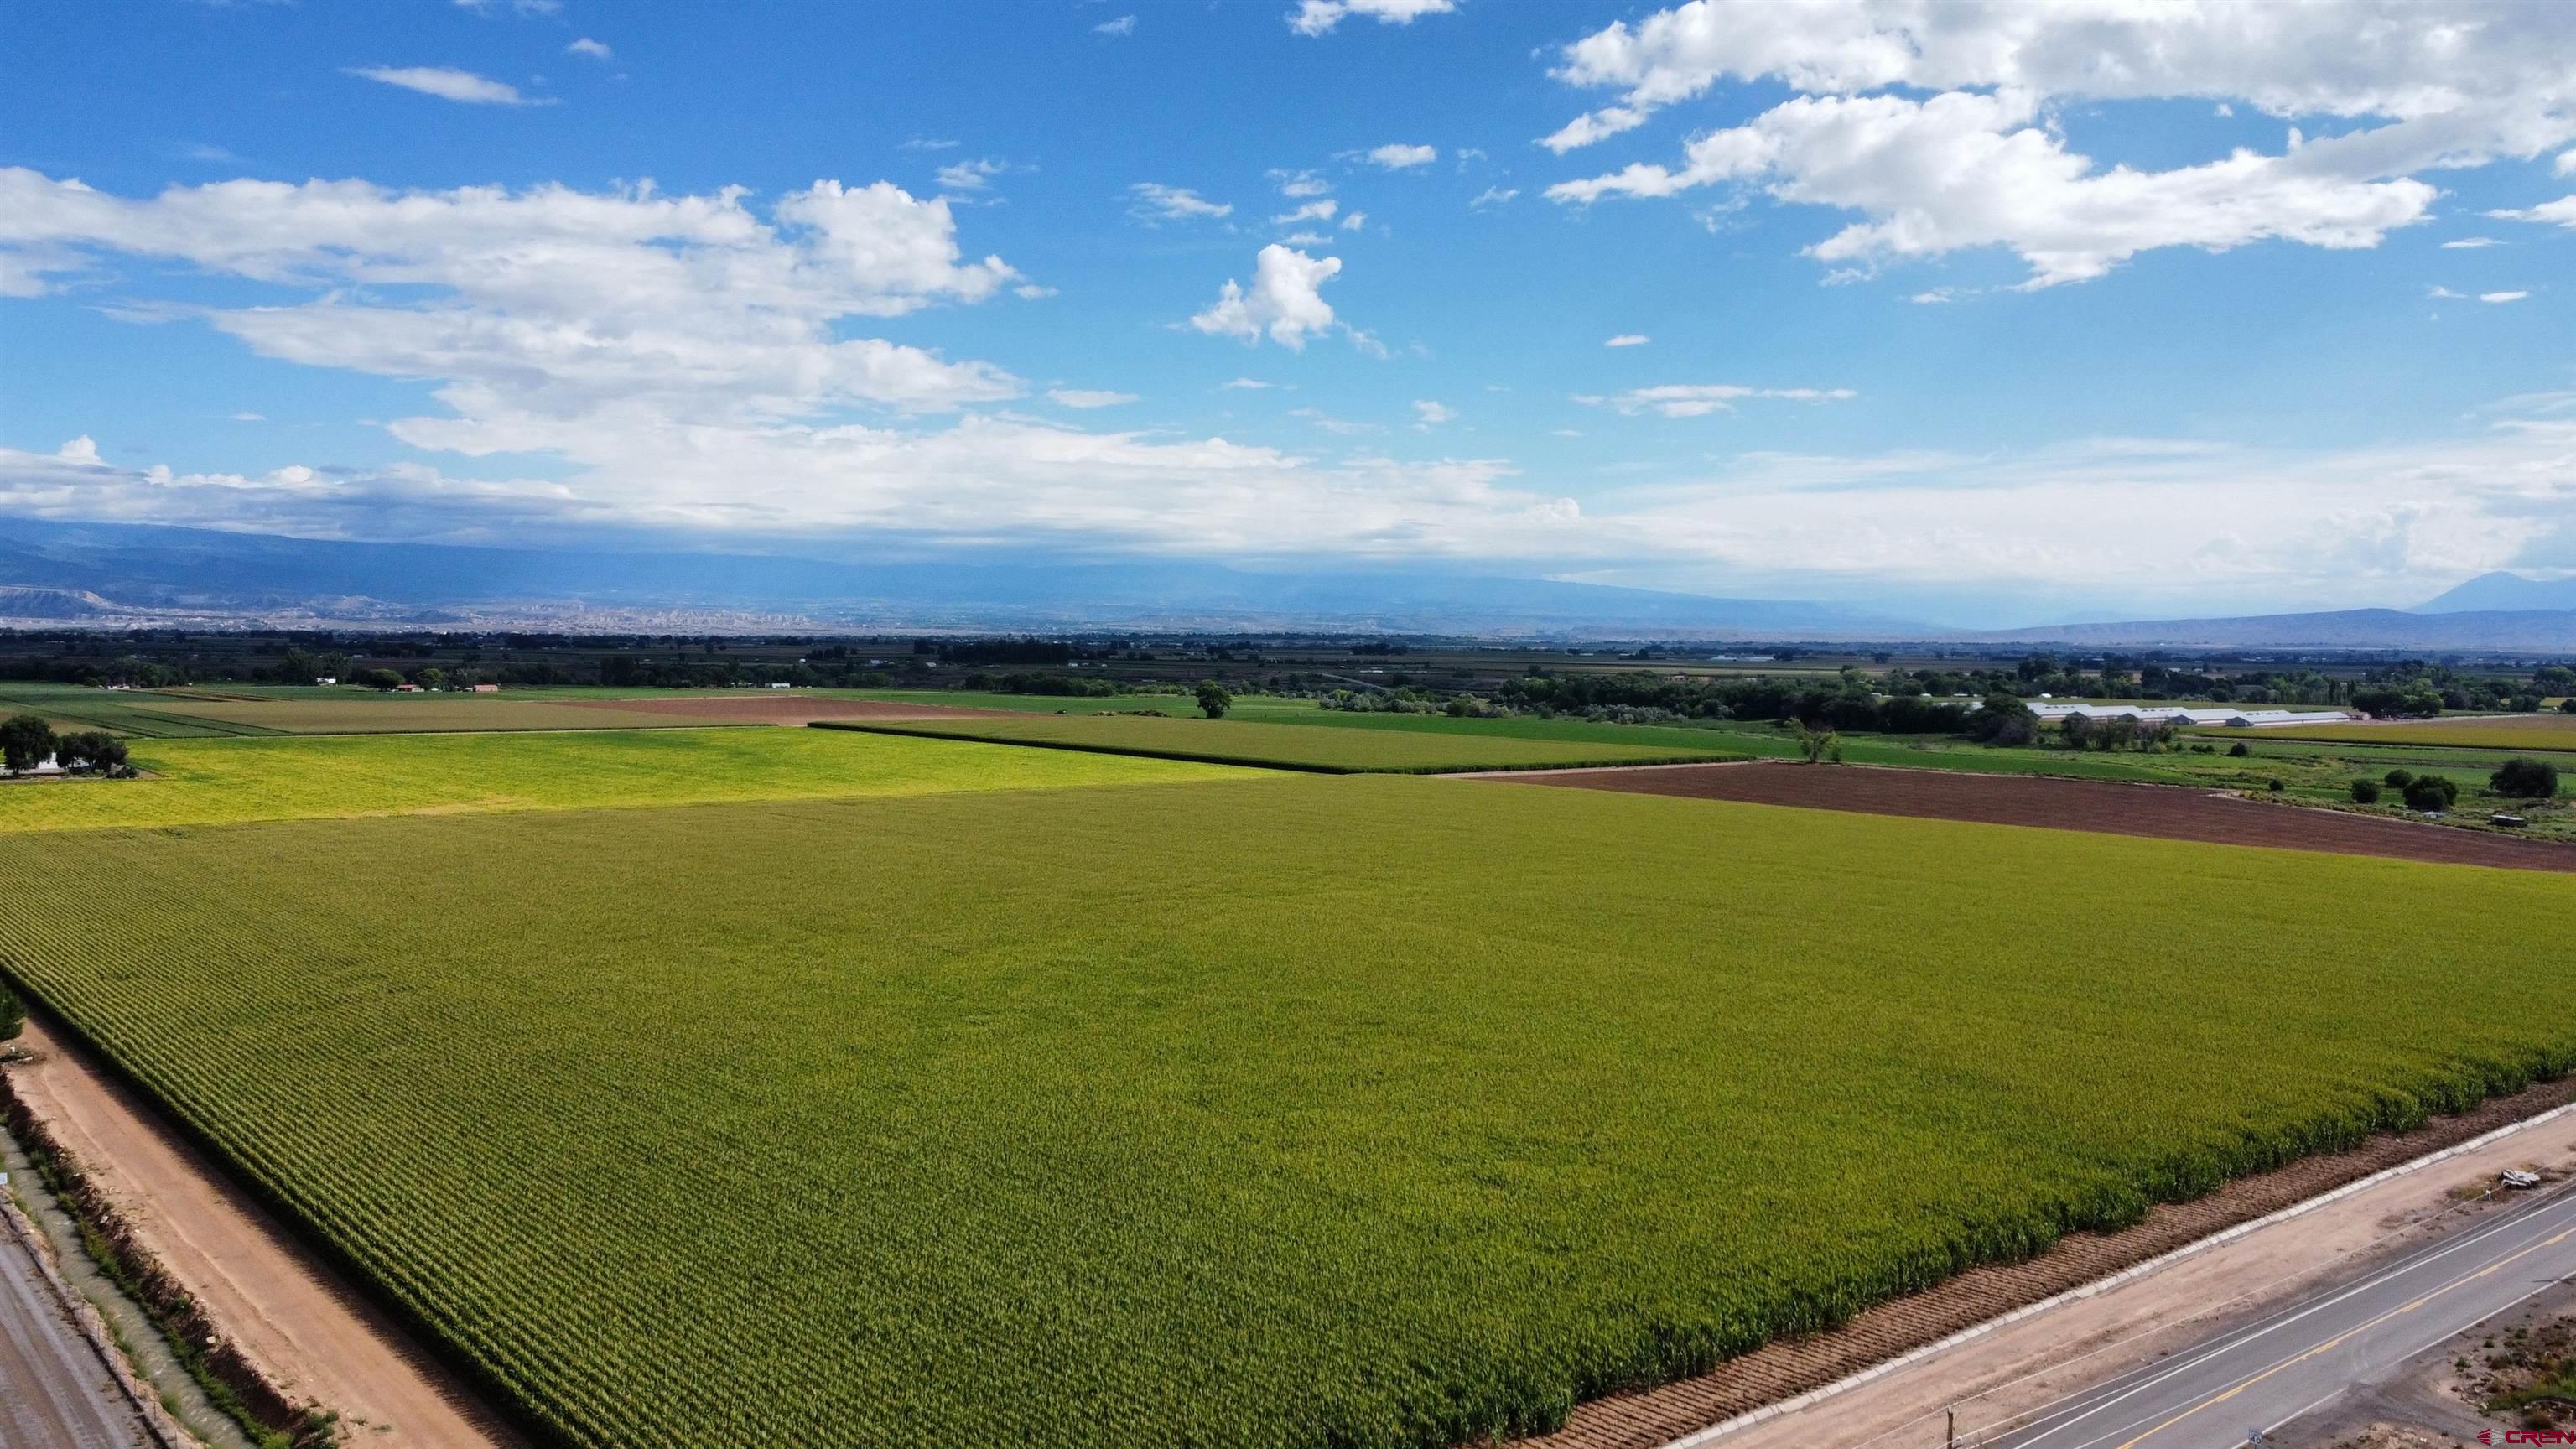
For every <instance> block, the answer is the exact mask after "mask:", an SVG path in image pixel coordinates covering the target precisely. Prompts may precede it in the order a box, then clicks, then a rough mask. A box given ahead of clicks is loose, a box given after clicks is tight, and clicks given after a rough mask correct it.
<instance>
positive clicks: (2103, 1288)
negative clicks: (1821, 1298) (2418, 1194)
mask: <svg viewBox="0 0 2576 1449" xmlns="http://www.w3.org/2000/svg"><path fill="white" fill-rule="evenodd" d="M2572 1114H2576V1102H2570V1103H2568V1104H2566V1105H2565V1106H2560V1107H2552V1108H2550V1109H2549V1110H2548V1111H2546V1112H2540V1113H2536V1114H2534V1115H2532V1116H2529V1117H2525V1118H2523V1119H2522V1120H2521V1121H2519V1122H2508V1123H2506V1124H2505V1125H2504V1126H2502V1127H2498V1128H2496V1129H2494V1130H2493V1131H2490V1132H2481V1133H2479V1134H2478V1135H2477V1136H2475V1137H2472V1138H2469V1139H2468V1140H2466V1141H2464V1142H2455V1143H2452V1144H2451V1145H2450V1146H2448V1147H2445V1148H2442V1149H2441V1150H2439V1151H2436V1152H2428V1153H2425V1154H2424V1155H2423V1156H2421V1157H2416V1158H2410V1159H2408V1160H2407V1161H2404V1162H2401V1163H2399V1164H2397V1165H2396V1166H2395V1167H2384V1168H2381V1169H2380V1170H2379V1171H2377V1172H2374V1173H2371V1174H2369V1175H2368V1176H2366V1177H2357V1178H2354V1179H2353V1180H2352V1181H2350V1182H2347V1183H2345V1184H2344V1185H2343V1186H2341V1187H2338V1188H2334V1189H2331V1190H2329V1191H2326V1192H2321V1193H2319V1194H2317V1195H2316V1196H2315V1197H2312V1198H2308V1199H2306V1200H2304V1201H2301V1202H2295V1203H2292V1204H2291V1205H2289V1206H2288V1207H2285V1208H2282V1209H2280V1210H2278V1211H2276V1212H2270V1213H2266V1214H2264V1215H2263V1216H2261V1217H2259V1218H2248V1219H2247V1220H2246V1221H2244V1222H2241V1223H2238V1224H2236V1225H2235V1226H2234V1227H2231V1228H2221V1229H2220V1230H2219V1231H2217V1232H2214V1233H2211V1234H2210V1235H2209V1236H2208V1237H2205V1238H2200V1239H2197V1240H2195V1241H2192V1242H2189V1243H2185V1244H2183V1245H2182V1246H2181V1247H2179V1248H2176V1249H2174V1250H2172V1251H2171V1252H2168V1253H2162V1254H2159V1255H2157V1256H2155V1257H2153V1258H2149V1259H2147V1260H2146V1261H2145V1262H2143V1263H2132V1264H2130V1265H2129V1266H2128V1267H2126V1268H2123V1269H2121V1270H2120V1271H2119V1272H2116V1273H2112V1274H2109V1275H2107V1276H2105V1277H2101V1278H2096V1279H2094V1280H2093V1281H2092V1282H2090V1283H2086V1284H2084V1285H2082V1286H2080V1287H2076V1288H2069V1289H2067V1290H2066V1291H2065V1292H2063V1293H2058V1294H2053V1295H2051V1296H2049V1297H2047V1298H2043V1299H2041V1300H2039V1301H2038V1302H2036V1303H2026V1304H2023V1305H2022V1306H2021V1307H2019V1308H2016V1309H2014V1310H2012V1311H2011V1312H2009V1313H2003V1314H1998V1315H1996V1316H1995V1317H1993V1318H1989V1319H1987V1320H1986V1321H1985V1322H1983V1323H1977V1324H1971V1325H1969V1326H1968V1327H1966V1328H1963V1329H1960V1330H1959V1331H1958V1332H1956V1333H1953V1334H1951V1335H1949V1336H1948V1337H1946V1338H1941V1339H1936V1340H1934V1341H1933V1342H1931V1343H1927V1344H1925V1345H1923V1346H1922V1347H1920V1348H1914V1349H1908V1350H1906V1351H1905V1352H1904V1353H1900V1354H1898V1355H1896V1356H1895V1357H1894V1358H1890V1359H1884V1360H1881V1361H1880V1362H1878V1363H1874V1364H1872V1365H1870V1366H1869V1367H1868V1368H1865V1369H1862V1370H1861V1371H1860V1372H1858V1373H1855V1374H1849V1375H1846V1376H1845V1377H1843V1378H1839V1379H1836V1380H1835V1381H1834V1382H1832V1383H1830V1384H1827V1385H1825V1386H1824V1387H1822V1388H1818V1389H1809V1390H1808V1391H1807V1392H1805V1393H1803V1394H1799V1395H1796V1396H1795V1397H1793V1398H1786V1399H1782V1400H1781V1401H1780V1402H1778V1403H1776V1404H1765V1405H1763V1406H1762V1407H1761V1408H1758V1409H1755V1410H1753V1411H1752V1412H1750V1413H1745V1414H1738V1415H1736V1416H1735V1417H1734V1418H1732V1419H1728V1420H1725V1421H1724V1422H1722V1423H1717V1424H1711V1425H1709V1426H1708V1427H1707V1428H1705V1429H1697V1430H1693V1431H1692V1432H1690V1433H1688V1434H1685V1435H1683V1436H1681V1437H1680V1438H1678V1439H1671V1440H1667V1441H1665V1443H1664V1446H1663V1449H1698V1446H1700V1445H1703V1444H1710V1443H1714V1442H1716V1441H1717V1440H1719V1439H1722V1438H1725V1437H1726V1436H1727V1435H1729V1434H1733V1433H1736V1432H1738V1431H1739V1430H1744V1429H1750V1428H1752V1427H1754V1426H1755V1425H1757V1424H1766V1423H1769V1422H1770V1421H1771V1420H1773V1419H1777V1418H1779V1417H1781V1416H1782V1415H1784V1414H1792V1413H1795V1412H1797V1411H1798V1410H1800V1409H1804V1408H1807V1407H1809V1406H1811V1405H1814V1404H1818V1403H1822V1402H1823V1401H1825V1400H1827V1399H1830V1398H1833V1397H1834V1396H1835V1395H1837V1394H1841V1393H1845V1392H1848V1391H1850V1390H1852V1389H1856V1388H1859V1387H1860V1386H1861V1385H1863V1384H1867V1383H1871V1382H1874V1381H1876V1380H1878V1379H1882V1378H1885V1377H1887V1376H1888V1375H1889V1374H1892V1373H1895V1372H1897V1371H1898V1370H1900V1369H1904V1368H1910V1367H1912V1366H1913V1365H1915V1364H1918V1363H1921V1362H1923V1361H1924V1360H1925V1359H1929V1358H1933V1357H1935V1356H1937V1355H1940V1354H1943V1353H1946V1352H1948V1351H1949V1350H1951V1349H1954V1348H1957V1347H1958V1346H1959V1345H1961V1344H1963V1343H1972V1342H1974V1341H1976V1340H1977V1339H1980V1338H1983V1337H1985V1336H1986V1335H1988V1334H1990V1333H1994V1332H1996V1331H1998V1330H2000V1329H2002V1328H2004V1327H2006V1326H2008V1325H2011V1324H2015V1323H2019V1322H2021V1321H2022V1320H2023V1319H2025V1318H2030V1317H2034V1316H2036V1315H2038V1314H2042V1313H2046V1312H2047V1311H2049V1310H2050V1309H2052V1308H2056V1307H2059V1306H2061V1305H2063V1304H2067V1303H2073V1302H2077V1301H2079V1300H2082V1299H2086V1298H2091V1297H2094V1296H2096V1295H2097V1294H2102V1293H2107V1292H2109V1291H2110V1290H2112V1289H2114V1288H2117V1287H2119V1286H2120V1285H2121V1284H2123V1283H2129V1282H2134V1281H2135V1280H2137V1279H2140V1278H2144V1277H2146V1276H2148V1275H2149V1274H2151V1273H2157V1272H2161V1271H2163V1270H2164V1269H2166V1268H2170V1267H2172V1266H2173V1265H2174V1264H2176V1263H2179V1262H2181V1261H2182V1260H2184V1259H2186V1258H2190V1257H2194V1256H2197V1255H2198V1254H2200V1253H2203V1252H2206V1251H2207V1250H2209V1249H2211V1248H2215V1247H2218V1246H2220V1245H2221V1244H2224V1243H2230V1242H2234V1241H2235V1240H2236V1239H2238V1238H2241V1237H2244V1236H2246V1235H2247V1234H2249V1233H2253V1232H2256V1231H2259V1230H2261V1229H2263V1228H2267V1227H2270V1226H2272V1225H2273V1224H2275V1223H2282V1222H2287V1221H2289V1220H2290V1219H2292V1218H2296V1217H2300V1216H2303V1215H2305V1214H2307V1213H2310V1212H2313V1211H2315V1210H2316V1209H2318V1208H2321V1207H2324V1206H2325V1205H2326V1204H2328V1203H2331V1202H2338V1201H2341V1200H2342V1199H2344V1198H2347V1197H2350V1196H2352V1195H2353V1194H2354V1193H2357V1192H2363V1191H2367V1190H2368V1189H2370V1188H2373V1187H2376V1186H2378V1185H2379V1184H2380V1183H2383V1182H2387V1181H2389V1180H2391V1179H2392V1178H2399V1177H2404V1176H2405V1175H2407V1174H2408V1173H2411V1172H2415V1171H2417V1170H2419V1169H2422V1168H2426V1167H2430V1166H2432V1165H2433V1164H2435V1163H2437V1162H2444V1161H2447V1160H2449V1159H2451V1158H2454V1157H2458V1156H2461V1155H2462V1154H2464V1153H2469V1152H2474V1151H2476V1150H2478V1149H2479V1148H2481V1147H2485V1146H2487V1145H2489V1144H2491V1143H2495V1142H2500V1141H2502V1140H2503V1139H2505V1138H2507V1137H2510V1136H2512V1135H2514V1134H2515V1133H2517V1132H2522V1131H2527V1130H2528V1129H2530V1128H2533V1127H2537V1126H2539V1125H2540V1124H2541V1123H2543V1122H2548V1121H2552V1120H2554V1119H2557V1118H2561V1117H2566V1116H2569V1115H2572Z"/></svg>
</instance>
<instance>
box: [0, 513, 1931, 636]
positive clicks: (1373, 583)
mask: <svg viewBox="0 0 2576 1449" xmlns="http://www.w3.org/2000/svg"><path fill="white" fill-rule="evenodd" d="M0 585H17V586H22V587H30V588H39V589H53V590H72V591H80V590H85V591H88V592H90V593H92V594H95V595H99V596H103V598H104V599H110V600H114V601H115V602H116V603H118V604H122V605H128V606H136V607H143V608H158V609H191V610H214V611H225V610H234V611H241V612H245V613H255V612H260V611H265V610H276V609H282V608H289V607H298V606H312V605H316V604H332V605H341V606H346V605H349V604H351V603H352V601H357V602H363V603H366V604H368V605H369V607H367V608H365V609H363V610H357V611H350V610H347V609H345V608H344V609H343V611H342V612H341V614H340V616H341V617H353V616H356V615H357V614H363V615H364V616H365V617H370V618H389V617H394V618H398V617H399V614H398V613H396V614H393V615H388V614H387V612H386V611H385V609H383V608H381V607H377V606H387V605H390V606H407V607H409V608H411V609H413V610H416V611H418V613H419V615H420V619H419V622H424V623H434V622H438V616H439V615H441V614H442V613H445V612H448V611H453V610H456V609H460V608H466V607H469V606H470V607H476V608H483V609H488V608H489V607H491V606H493V605H497V604H507V603H533V604H547V603H563V602H570V601H578V602H581V603H583V604H587V605H589V606H592V607H594V608H634V609H749V610H770V611H781V612H792V613H796V614H800V615H804V616H807V617H811V618H813V619H815V620H817V621H821V622H837V623H847V624H850V625H853V626H864V625H867V624H869V623H882V624H886V625H890V626H891V625H902V624H922V625H937V624H953V625H960V626H969V625H971V626H980V627H993V628H1013V627H1016V628H1044V627H1073V626H1082V625H1101V626H1109V627H1168V628H1208V629H1225V628H1235V627H1261V626H1285V627H1306V626H1313V627H1344V628H1354V629H1371V628H1379V629H1392V630H1421V631H1450V630H1459V631H1473V630H1483V629H1495V630H1503V631H1525V630H1541V629H1595V630H1629V631H1634V632H1636V633H1640V634H1656V633H1665V632H1673V633H1703V634H1714V635H1728V634H1733V635H1743V636H1759V637H1764V638H1786V637H1800V636H1817V637H1841V638H1851V637H1877V638H1901V637H1908V636H1912V635H1915V634H1920V633H1922V632H1923V626H1921V625H1919V624H1915V623H1911V622H1908V621H1905V620H1899V619H1887V618H1880V617H1874V616H1872V615H1870V614H1867V613H1865V612H1861V611H1857V610H1853V609H1848V608H1842V607H1837V606H1835V605H1831V604H1823V603H1811V602H1799V601H1789V600H1772V599H1725V598H1708V597H1702V596H1699V595H1693V594H1674V593H1661V592H1656V591H1653V590H1647V589H1625V588H1613V587H1607V586H1603V585H1597V584H1577V583H1558V582H1552V581H1548V580H1544V579H1514V578H1496V577H1489V576H1482V575H1457V574H1446V573H1438V572H1419V571H1416V572H1396V571H1389V570H1360V569H1353V570H1348V571H1337V572H1318V571H1314V570H1307V571H1301V572H1264V571H1259V570H1253V569H1239V568H1229V567H1225V566H1222V565H1217V564H1207V563H1193V562H1186V561H1175V562H1164V561H1155V560H1130V561H1116V562H1096V563H1065V562H1061V561H1054V560H1048V559H1043V558H1024V557H1014V556H1009V555H980V556H967V557H945V558H939V559H935V560H906V561H890V562H881V563H851V562H834V561H828V560H821V559H810V558H794V557H779V556H771V555H752V554H718V553H669V552H606V551H593V552H582V551H570V550H559V549H501V548H467V547H456V546H451V545H440V544H402V543H345V542H338V541H333V540H317V539H297V538H283V537H277V536H272V535H260V534H238V533H224V532H218V531H213V530H206V529H188V528H166V527H159V526H149V525H133V524H87V523H82V524H70V523H42V522H30V521H27V520H20V519H10V520H0ZM20 617H25V616H20ZM48 617H50V615H49V616H48Z"/></svg>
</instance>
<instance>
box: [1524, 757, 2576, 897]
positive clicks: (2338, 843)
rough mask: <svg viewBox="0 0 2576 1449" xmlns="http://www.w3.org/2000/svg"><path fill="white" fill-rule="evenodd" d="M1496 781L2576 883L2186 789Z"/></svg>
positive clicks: (2378, 829)
mask: <svg viewBox="0 0 2576 1449" xmlns="http://www.w3.org/2000/svg"><path fill="white" fill-rule="evenodd" d="M1485 778H1488V779H1496V780H1510V781H1516V782H1520V783H1524V784H1533V785H1554V786H1559V787H1562V788H1566V789H1576V790H1623V791H1628V792H1631V793H1636V794H1647V795H1678V796H1685V797H1688V798H1691V799H1696V800H1733V801H1738V802H1741V803H1744V804H1750V805H1788V806H1794V807H1797V808H1799V809H1806V810H1844V811H1852V812H1856V813H1859V814H1865V815H1904V816H1912V817H1915V818H1918V819H1925V820H1966V821H1975V822H1980V823H1983V824H1988V825H2032V826H2040V827H2043V828H2046V829H2051V830H2085V831H2096V832H2100V833H2104V834H2110V835H2143V836H2150V837H2153V838H2155V839H2159V840H2196V841H2202V842H2206V843H2209V844H2213V845H2259V846H2270V847H2274V848H2277V849H2283V850H2317V851H2325V852H2328V853H2331V854H2336V855H2375V856H2385V857H2389V858H2392V859H2398V860H2422V861H2431V862H2434V863H2436V864H2444V865H2486V866H2499V867H2503V868H2505V869H2510V870H2552V871H2569V872H2576V845H2568V844H2562V843H2560V842H2556V841H2546V840H2517V839H2515V838H2513V837H2511V836H2506V835H2490V834H2486V833H2484V832H2482V831H2474V830H2455V829H2451V828H2449V827H2447V826H2440V825H2428V824H2423V823H2419V822H2414V821H2405V820H2385V819H2380V818H2377V817H2374V816H2368V815H2350V814H2345V813H2343V812H2341V811H2336V810H2298V809H2288V808H2284V807H2282V806H2278V805H2274V804H2271V803H2268V802H2265V801H2258V800H2246V799H2242V798H2239V797H2237V796H2234V795H2229V794H2224V793H2220V792H2217V791H2211V790H2203V789H2197V788H2194V787H2192V786H2187V785H2131V784H2123V783H2118V782H2114V781H2108V780H2063V779H2056V778H2053V777H2049V776H2044V775H1977V774H1969V773H1966V772H1964V771H1954V770H1906V769H1896V768H1891V767H1886V766H1876V765H1799V764H1790V763H1785V762H1779V761H1761V762H1757V763H1753V764H1738V765H1663V766H1646V767H1642V768H1634V769H1599V770H1546V771H1529V772H1525V773H1518V774H1498V775H1489V776H1486V777H1485Z"/></svg>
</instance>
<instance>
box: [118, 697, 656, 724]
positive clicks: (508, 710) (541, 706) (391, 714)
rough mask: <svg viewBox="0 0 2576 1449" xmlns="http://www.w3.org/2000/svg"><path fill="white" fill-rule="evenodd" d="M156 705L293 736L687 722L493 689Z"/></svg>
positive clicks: (165, 700) (174, 700)
mask: <svg viewBox="0 0 2576 1449" xmlns="http://www.w3.org/2000/svg"><path fill="white" fill-rule="evenodd" d="M158 699H159V700H160V701H161V702H160V703H159V704H158V705H156V708H157V709H159V710H162V711H164V712H167V713H170V714H174V715H180V716H184V717H187V718H191V719H196V720H202V721H210V722H213V723H215V724H219V725H232V726H244V727H248V728H250V729H253V730H256V731H259V732H263V733H267V732H274V733H278V734H298V735H353V734H435V733H447V732H455V731H483V730H496V731H497V730H602V729H606V730H631V729H670V728H678V727H682V726H686V725H688V724H690V723H692V722H691V721H689V720H685V719H672V718H669V717H667V716H657V715H653V714H648V713H644V712H641V711H637V710H628V709H597V708H583V707H582V706H580V705H576V704H562V703H555V702H551V701H542V700H529V699H511V698H509V697H507V696H505V695H496V694H378V693H375V692H373V691H355V690H322V689H309V690H305V691H302V692H301V694H300V696H299V695H288V694H284V693H282V692H281V693H279V694H276V695H272V696H270V697H265V698H232V697H226V696H223V695H217V694H214V693H211V692H200V691H186V692H180V693H174V694H167V695H162V696H158Z"/></svg>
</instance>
